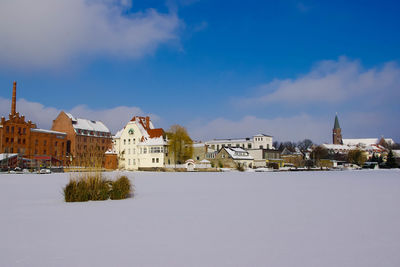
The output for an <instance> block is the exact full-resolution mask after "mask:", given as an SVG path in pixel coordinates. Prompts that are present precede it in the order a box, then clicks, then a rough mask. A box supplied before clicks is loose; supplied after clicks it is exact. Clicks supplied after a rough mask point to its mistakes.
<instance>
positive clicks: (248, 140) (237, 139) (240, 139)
mask: <svg viewBox="0 0 400 267" xmlns="http://www.w3.org/2000/svg"><path fill="white" fill-rule="evenodd" d="M250 141H251V139H250V138H248V139H246V138H236V139H214V140H211V141H207V142H206V143H214V144H217V143H240V142H250Z"/></svg>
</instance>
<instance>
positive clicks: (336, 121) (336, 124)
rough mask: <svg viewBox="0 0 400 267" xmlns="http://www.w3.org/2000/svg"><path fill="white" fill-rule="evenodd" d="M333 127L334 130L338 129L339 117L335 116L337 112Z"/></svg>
mask: <svg viewBox="0 0 400 267" xmlns="http://www.w3.org/2000/svg"><path fill="white" fill-rule="evenodd" d="M333 129H334V130H335V129H340V125H339V119H338V117H337V113H336V116H335V125H334V126H333Z"/></svg>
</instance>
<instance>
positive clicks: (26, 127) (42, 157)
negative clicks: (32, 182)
mask: <svg viewBox="0 0 400 267" xmlns="http://www.w3.org/2000/svg"><path fill="white" fill-rule="evenodd" d="M16 95H17V83H16V82H14V86H13V94H12V102H11V113H10V114H9V115H8V120H7V119H6V118H4V117H2V118H1V122H0V153H2V154H3V156H5V155H7V154H14V153H17V154H18V158H19V159H20V161H21V162H22V161H23V162H25V163H26V164H25V165H30V166H31V167H39V166H61V165H64V164H65V159H66V158H65V155H66V137H67V135H66V133H64V132H57V131H51V130H44V129H38V128H37V127H36V124H35V123H33V122H31V121H30V120H28V121H25V116H23V115H20V114H19V113H18V112H16ZM23 159H24V160H23ZM24 167H29V166H24Z"/></svg>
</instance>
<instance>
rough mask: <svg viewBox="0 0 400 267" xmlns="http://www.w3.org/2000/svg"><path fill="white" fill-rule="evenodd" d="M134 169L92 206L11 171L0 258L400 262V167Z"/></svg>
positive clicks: (322, 265)
mask: <svg viewBox="0 0 400 267" xmlns="http://www.w3.org/2000/svg"><path fill="white" fill-rule="evenodd" d="M115 174H116V173H111V174H110V175H115ZM127 174H128V175H129V177H130V178H131V180H132V181H134V183H135V186H136V195H135V198H133V199H127V200H114V201H112V200H108V201H99V202H86V203H65V202H64V200H63V196H62V187H63V186H65V184H66V183H67V182H68V179H69V174H50V175H30V174H27V175H23V174H2V175H0V211H1V216H0V235H1V238H0V266H68V267H70V266H271V267H280V266H282V267H283V266H284V267H288V266H296V267H298V266H304V267H312V266H315V267H330V266H332V267H337V266H340V267H345V266H348V267H356V266H360V267H367V266H374V267H376V266H385V267H391V266H393V267H398V266H400V252H399V251H400V171H399V170H376V171H374V170H367V171H364V170H362V171H341V172H340V171H339V172H286V173H284V172H282V173H238V172H231V173H149V172H135V173H127Z"/></svg>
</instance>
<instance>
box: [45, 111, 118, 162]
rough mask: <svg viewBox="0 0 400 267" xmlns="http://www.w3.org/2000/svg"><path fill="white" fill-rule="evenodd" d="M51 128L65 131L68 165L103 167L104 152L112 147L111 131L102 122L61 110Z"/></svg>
mask: <svg viewBox="0 0 400 267" xmlns="http://www.w3.org/2000/svg"><path fill="white" fill-rule="evenodd" d="M51 129H52V130H54V131H61V132H65V133H66V153H67V158H68V162H67V164H68V165H72V166H85V167H104V164H105V152H106V151H107V150H109V149H110V148H112V136H111V132H110V130H109V129H108V128H107V126H105V125H104V123H102V122H101V121H94V120H88V119H82V118H76V117H74V116H73V115H72V114H70V113H65V112H64V111H61V112H60V114H59V115H58V116H57V118H56V119H55V120H53V126H52V128H51Z"/></svg>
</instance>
